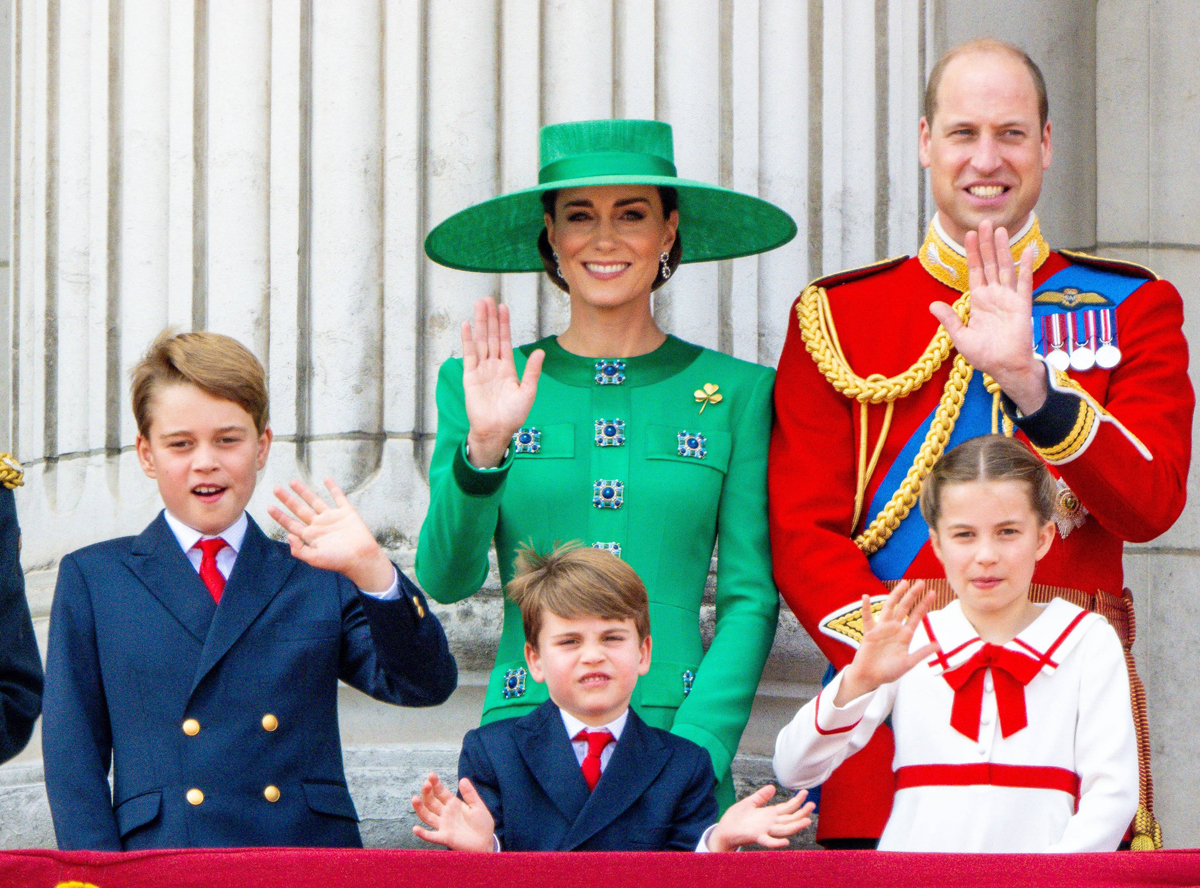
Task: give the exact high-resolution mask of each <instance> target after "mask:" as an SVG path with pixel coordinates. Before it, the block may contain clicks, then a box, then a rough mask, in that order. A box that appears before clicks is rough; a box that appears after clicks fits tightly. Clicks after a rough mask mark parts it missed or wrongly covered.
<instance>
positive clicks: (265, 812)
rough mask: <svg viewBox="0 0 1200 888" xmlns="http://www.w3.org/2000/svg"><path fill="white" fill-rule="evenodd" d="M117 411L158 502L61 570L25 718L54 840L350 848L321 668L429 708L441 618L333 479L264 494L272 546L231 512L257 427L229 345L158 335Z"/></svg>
mask: <svg viewBox="0 0 1200 888" xmlns="http://www.w3.org/2000/svg"><path fill="white" fill-rule="evenodd" d="M133 410H134V414H135V417H136V419H137V427H138V437H137V454H138V460H139V462H140V464H141V467H142V469H143V471H144V472H145V473H146V474H147V475H148V476H149V477H151V478H153V479H155V481H157V482H158V489H159V493H160V494H161V496H162V499H163V503H164V505H165V506H166V509H165V510H164V511H163V512H162V513H160V514H159V516H158V517H157V518H156V519H155V520H154V521H153V522H151V524H150V526H149V527H147V528H146V529H145V530H144V531H143V532H142V533H141V534H140V535H139V536H136V537H125V538H121V539H115V540H110V541H108V542H106V543H100V544H97V545H93V546H88V547H87V548H84V549H80V550H79V551H77V552H74V553H72V554H70V555H68V556H66V557H65V558H64V559H63V560H62V563H61V565H60V567H59V574H58V585H57V588H56V589H55V593H54V605H53V609H52V612H51V617H50V641H49V650H48V657H47V666H46V693H45V705H44V723H43V729H42V750H43V757H44V762H45V775H46V792H47V795H48V796H49V800H50V810H51V814H52V815H53V819H54V829H55V833H56V835H57V838H58V844H59V847H60V848H62V849H74V848H89V849H97V850H122V849H141V848H172V847H204V846H249V845H276V846H278V845H331V846H351V847H353V846H361V844H362V843H361V839H360V838H359V832H358V824H357V814H356V812H355V809H354V803H353V802H352V800H351V798H350V794H349V792H348V790H347V788H346V778H345V775H344V773H343V770H342V757H341V742H340V739H339V734H338V723H337V689H338V679H339V678H340V679H342V680H344V681H346V682H347V683H348V684H351V685H353V686H354V687H356V688H358V689H359V690H361V691H364V692H366V693H368V694H370V695H371V696H373V697H375V698H377V699H380V700H385V701H387V702H390V703H397V704H401V705H406V706H430V705H434V704H437V703H441V702H442V701H443V700H445V699H446V698H447V697H448V696H449V695H450V693H451V691H453V690H454V687H455V684H456V681H457V673H456V669H455V663H454V658H453V657H452V656H451V655H450V652H449V650H448V648H447V645H446V638H445V635H444V634H443V632H442V628H441V626H440V624H439V623H438V621H437V618H436V617H434V616H433V615H432V614H430V613H429V612H428V610H427V609H426V606H425V603H424V600H423V599H422V597H421V594H420V593H419V592H418V591H417V590H416V588H415V587H414V586H413V585H412V584H411V583H410V582H409V581H408V580H407V579H406V578H405V577H404V575H403V574H401V573H400V572H399V571H398V570H397V569H396V568H395V567H394V566H393V565H392V564H391V562H389V561H388V559H387V557H386V556H385V555H384V554H383V551H382V550H381V549H380V547H379V545H378V543H376V541H375V539H374V537H373V536H372V535H371V533H370V531H369V530H368V528H367V526H366V525H365V524H364V523H363V521H362V519H361V518H360V517H359V516H358V513H357V512H356V511H355V510H354V508H353V507H352V506H351V505H350V503H349V502H348V501H347V500H346V497H345V495H344V494H343V493H342V491H341V490H339V489H338V488H337V487H336V486H335V485H334V484H333V482H332V481H330V480H328V479H327V480H326V482H325V483H326V485H327V486H328V487H329V490H330V492H331V493H332V495H333V500H334V505H333V506H330V505H328V504H327V503H326V502H325V501H323V500H322V499H321V498H320V497H318V496H317V495H315V494H314V493H313V492H312V491H310V490H308V488H306V487H304V486H303V485H302V484H300V483H299V482H293V483H292V488H293V490H294V491H295V494H292V493H288V492H286V491H284V490H283V489H282V488H278V489H276V491H275V493H276V495H277V496H278V497H279V498H280V500H281V501H282V502H283V503H284V505H286V506H287V507H288V508H289V509H291V510H292V512H293V513H294V516H292V515H287V514H285V513H283V512H281V511H280V510H279V509H278V508H272V509H271V510H270V512H271V515H272V516H273V517H274V518H275V519H276V520H277V521H279V522H280V523H281V524H282V525H283V526H284V528H285V529H286V530H287V531H288V545H284V544H282V543H277V542H273V541H271V540H269V539H268V538H267V537H266V536H265V535H264V534H263V532H262V531H261V530H260V529H259V527H258V525H257V524H255V522H254V521H253V519H251V518H250V517H249V515H247V513H246V504H247V503H248V502H249V500H250V496H251V494H252V493H253V492H254V486H255V482H256V480H257V473H258V471H259V470H260V469H262V468H263V466H264V465H265V463H266V460H267V454H268V452H269V450H270V446H271V429H270V426H269V425H268V424H267V419H268V416H267V389H266V379H265V374H264V373H263V369H262V366H261V365H260V364H259V362H258V361H257V359H255V357H254V355H253V354H251V353H250V352H249V351H248V350H247V349H246V348H244V347H243V346H242V345H240V344H239V343H237V342H236V341H234V340H232V339H230V338H229V337H227V336H220V335H217V334H212V333H184V334H180V335H177V336H169V335H168V334H166V333H164V334H163V335H161V336H160V337H159V338H158V339H157V340H156V341H155V343H154V344H153V345H152V346H151V347H150V350H149V352H148V353H147V354H146V356H145V357H144V358H143V359H142V361H141V363H140V364H138V366H137V367H136V368H135V370H134V373H133ZM289 549H290V552H289ZM110 761H111V763H112V772H113V774H112V777H113V781H112V789H111V791H110V789H109V784H108V780H107V777H108V772H109V763H110Z"/></svg>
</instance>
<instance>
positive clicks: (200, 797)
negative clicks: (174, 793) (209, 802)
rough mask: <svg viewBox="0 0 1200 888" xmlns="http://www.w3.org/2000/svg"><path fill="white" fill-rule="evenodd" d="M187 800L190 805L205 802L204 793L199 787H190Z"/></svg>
mask: <svg viewBox="0 0 1200 888" xmlns="http://www.w3.org/2000/svg"><path fill="white" fill-rule="evenodd" d="M187 800H188V804H189V805H200V804H203V802H204V793H202V792H201V791H200V790H198V789H189V790H188V791H187Z"/></svg>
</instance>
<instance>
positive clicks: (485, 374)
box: [462, 298, 546, 469]
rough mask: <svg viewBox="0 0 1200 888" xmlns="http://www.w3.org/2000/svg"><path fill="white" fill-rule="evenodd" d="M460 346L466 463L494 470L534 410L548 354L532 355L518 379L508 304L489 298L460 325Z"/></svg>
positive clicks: (540, 351)
mask: <svg viewBox="0 0 1200 888" xmlns="http://www.w3.org/2000/svg"><path fill="white" fill-rule="evenodd" d="M462 345H463V395H464V398H465V401H466V408H467V422H468V424H469V425H470V429H469V430H468V432H467V447H468V450H469V454H468V455H469V459H470V461H471V465H473V466H475V468H477V469H490V468H495V467H496V466H498V465H500V462H501V461H502V460H503V459H504V451H505V449H506V448H507V447H508V446H509V445H510V444H511V443H512V436H513V434H514V433H515V432H516V431H517V429H519V428H520V427H521V425H522V424H523V423H524V422H525V419H526V418H527V417H528V416H529V411H530V410H531V409H532V408H533V399H534V396H536V395H537V384H538V378H539V377H540V376H541V375H542V361H543V360H544V359H545V357H546V353H545V352H543V351H542V350H541V349H538V350H537V351H535V352H534V353H533V354H531V355H530V356H529V359H528V360H527V361H526V362H525V375H524V378H522V379H518V378H517V368H516V365H515V364H514V363H513V351H512V331H511V328H510V325H509V318H508V306H506V305H501V306H500V307H499V308H497V307H496V303H495V302H494V301H493V300H492V299H491V298H488V299H479V300H477V301H476V302H475V323H474V325H472V324H471V323H470V322H467V321H463V325H462Z"/></svg>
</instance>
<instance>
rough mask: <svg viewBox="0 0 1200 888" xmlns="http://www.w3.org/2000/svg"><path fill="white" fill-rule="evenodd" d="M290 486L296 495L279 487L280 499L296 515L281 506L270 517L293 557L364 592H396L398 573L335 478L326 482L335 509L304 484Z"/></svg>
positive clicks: (270, 508) (269, 510) (297, 482)
mask: <svg viewBox="0 0 1200 888" xmlns="http://www.w3.org/2000/svg"><path fill="white" fill-rule="evenodd" d="M290 486H291V488H292V491H295V493H294V494H293V493H291V492H289V491H288V490H287V489H285V488H283V487H276V488H275V496H276V498H277V499H278V500H279V501H280V502H281V503H283V505H285V506H286V507H287V508H288V509H289V510H290V511H291V514H288V512H285V511H283V509H280V508H279V507H278V506H270V507H269V508H268V509H267V512H268V513H269V514H270V515H271V517H272V518H274V519H275V520H276V521H278V522H279V524H280V525H281V526H282V527H283V529H284V530H286V531H287V535H288V536H287V541H288V545H289V546H290V547H291V550H292V555H294V556H295V557H296V558H299V559H300V560H301V561H303V562H304V563H305V564H311V565H312V566H313V567H319V568H322V569H323V570H332V571H336V572H337V573H340V574H342V575H343V576H345V577H346V578H347V579H349V580H350V582H352V583H353V584H354V585H355V586H357V587H358V588H359V589H361V590H362V591H364V592H386V591H387V590H388V589H389V588H391V585H392V583H393V582H395V579H396V569H395V568H394V567H392V563H391V562H390V561H388V558H387V555H385V554H384V552H383V549H382V548H381V547H380V545H379V543H378V542H376V540H375V536H374V534H372V533H371V529H370V528H369V527H367V525H366V522H364V521H363V520H362V517H361V516H360V515H359V514H358V510H356V509H355V508H354V506H352V505H350V500H348V499H346V494H345V493H343V492H342V489H341V488H340V487H338V486H337V485H336V484H334V483H333V479H332V478H326V479H325V486H326V487H328V488H329V493H330V495H331V496H332V497H333V505H332V506H331V505H329V504H328V503H327V502H325V500H323V499H321V497H319V496H317V494H316V493H314V492H313V491H312V490H310V489H309V488H308V487H307V486H305V485H304V484H303V483H301V482H300V481H298V480H293V481H292V482H291V485H290Z"/></svg>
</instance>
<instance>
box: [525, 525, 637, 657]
mask: <svg viewBox="0 0 1200 888" xmlns="http://www.w3.org/2000/svg"><path fill="white" fill-rule="evenodd" d="M514 564H515V567H516V576H514V577H513V578H512V579H511V580H510V581H509V583H508V586H507V587H506V589H507V592H508V597H509V599H510V600H511V601H512V602H513V603H514V604H515V605H516V606H517V607H518V608H520V609H521V623H522V625H523V626H524V628H525V640H526V641H528V642H529V643H530V644H531V645H533V646H534V648H536V647H537V645H538V635H539V634H540V633H541V631H542V621H543V619H544V618H545V614H546V612H547V611H548V612H550V613H552V614H555V615H556V616H559V617H562V618H563V619H567V620H576V619H580V618H582V617H597V618H599V619H602V620H633V623H634V626H635V627H636V628H637V633H638V639H639V640H641V639H644V638H645V637H646V636H648V635H649V634H650V601H649V599H648V598H647V597H646V586H645V584H644V583H643V582H642V580H641V578H640V577H639V576H638V575H637V572H636V571H635V570H634V569H633V568H632V567H630V566H629V565H628V564H626V563H625V562H624V561H622V560H621V559H620V558H618V557H616V556H615V555H612V554H611V553H609V552H603V551H601V550H599V549H593V548H591V547H588V546H584V545H583V544H582V543H581V542H580V541H578V540H573V541H571V542H569V543H562V544H555V547H554V548H553V549H552V550H551V551H550V552H548V553H547V554H545V555H539V554H538V553H537V552H536V551H534V549H533V547H532V546H529V545H525V544H522V545H521V546H520V548H519V549H518V550H517V557H516V560H515V562H514Z"/></svg>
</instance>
